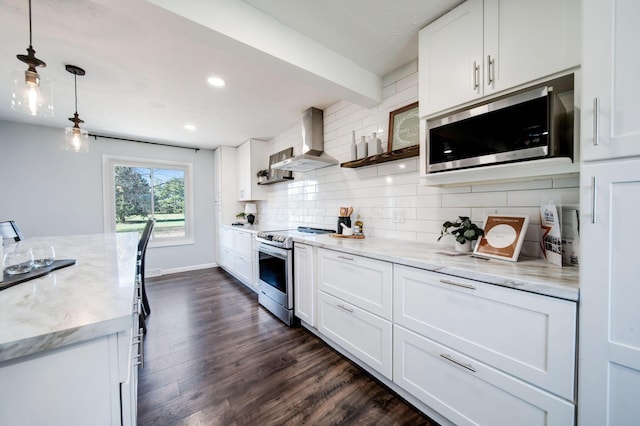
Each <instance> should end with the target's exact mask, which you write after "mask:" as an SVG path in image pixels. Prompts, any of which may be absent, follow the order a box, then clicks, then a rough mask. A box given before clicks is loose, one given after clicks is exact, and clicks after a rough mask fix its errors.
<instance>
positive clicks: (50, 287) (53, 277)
mask: <svg viewBox="0 0 640 426" xmlns="http://www.w3.org/2000/svg"><path fill="white" fill-rule="evenodd" d="M18 244H20V245H23V246H28V247H37V246H48V245H50V246H53V247H54V248H55V252H56V259H76V264H75V265H72V266H69V267H66V268H62V269H59V270H56V271H53V272H51V273H49V274H48V275H45V276H44V277H41V278H36V279H33V280H31V281H26V282H24V283H21V284H17V285H15V286H13V287H10V288H7V289H5V290H2V291H0V362H2V361H6V360H8V359H13V358H16V357H19V356H24V355H28V354H32V353H36V352H40V351H44V350H50V349H53V348H56V347H61V346H65V345H68V344H70V343H75V342H80V341H84V340H89V339H92V338H95V337H100V336H105V335H108V334H112V333H116V332H119V331H122V330H126V329H128V328H130V327H131V326H132V322H131V321H132V313H133V302H134V300H135V273H136V252H137V245H138V235H137V233H135V232H132V233H122V234H96V235H76V236H64V237H46V238H30V239H26V240H24V241H21V242H20V243H18ZM8 250H11V247H10V246H9V247H7V246H5V251H8Z"/></svg>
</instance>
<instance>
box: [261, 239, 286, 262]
mask: <svg viewBox="0 0 640 426" xmlns="http://www.w3.org/2000/svg"><path fill="white" fill-rule="evenodd" d="M256 248H257V249H258V251H261V252H263V253H266V254H270V255H272V256H276V257H279V258H281V259H285V260H286V258H287V256H288V255H289V250H286V249H281V248H278V247H274V246H270V245H268V244H262V243H258V244H257V245H256Z"/></svg>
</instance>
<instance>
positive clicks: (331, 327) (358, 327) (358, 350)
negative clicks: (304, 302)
mask: <svg viewBox="0 0 640 426" xmlns="http://www.w3.org/2000/svg"><path fill="white" fill-rule="evenodd" d="M318 330H319V331H320V332H321V333H323V334H324V335H326V336H327V337H329V338H330V339H331V340H333V341H334V342H336V343H337V344H339V345H340V346H342V347H343V348H345V349H346V350H347V351H349V352H351V353H352V354H353V355H355V356H356V357H357V358H358V359H360V360H362V361H363V362H365V363H366V364H367V365H369V366H370V367H372V368H373V369H375V370H376V371H378V372H380V373H381V374H382V375H384V376H385V377H387V378H388V379H391V368H392V366H391V351H392V340H391V322H390V321H387V320H384V319H382V318H380V317H378V316H376V315H373V314H371V313H369V312H367V311H364V310H362V309H360V308H358V307H357V306H354V305H351V304H349V303H347V302H344V301H342V300H340V299H337V298H335V297H333V296H330V295H328V294H326V293H324V292H322V291H319V292H318Z"/></svg>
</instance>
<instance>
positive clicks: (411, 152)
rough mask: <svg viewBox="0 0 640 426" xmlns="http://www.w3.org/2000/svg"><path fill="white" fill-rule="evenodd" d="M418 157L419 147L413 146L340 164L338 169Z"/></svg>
mask: <svg viewBox="0 0 640 426" xmlns="http://www.w3.org/2000/svg"><path fill="white" fill-rule="evenodd" d="M418 155H420V147H419V146H418V145H414V146H408V147H406V148H401V149H396V150H393V151H391V152H385V153H383V154H378V155H372V156H371V157H366V158H361V159H359V160H354V161H347V162H346V163H340V167H346V168H350V169H353V168H356V167H364V166H372V165H374V164H380V163H386V162H387V161H394V160H402V159H403V158H410V157H417V156H418Z"/></svg>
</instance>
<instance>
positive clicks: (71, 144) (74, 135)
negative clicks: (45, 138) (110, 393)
mask: <svg viewBox="0 0 640 426" xmlns="http://www.w3.org/2000/svg"><path fill="white" fill-rule="evenodd" d="M65 69H66V70H67V71H69V72H70V73H71V74H73V87H74V96H75V106H76V112H75V113H74V114H73V117H69V121H71V122H72V123H73V127H67V128H65V129H64V132H65V135H66V139H67V141H66V143H65V150H66V151H73V152H89V132H87V131H86V130H84V129H81V128H80V123H84V121H83V120H81V119H80V117H79V116H78V76H79V75H84V74H85V72H84V70H83V69H82V68H80V67H77V66H75V65H65Z"/></svg>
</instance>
